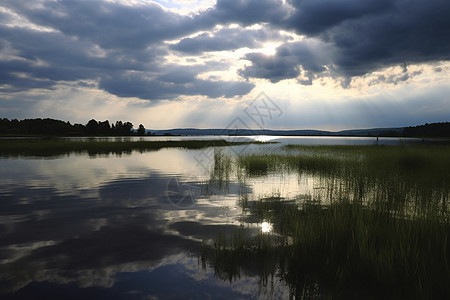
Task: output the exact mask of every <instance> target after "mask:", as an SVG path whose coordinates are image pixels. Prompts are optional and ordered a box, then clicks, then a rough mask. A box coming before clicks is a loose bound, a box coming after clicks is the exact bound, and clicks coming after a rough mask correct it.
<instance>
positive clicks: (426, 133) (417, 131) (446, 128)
mask: <svg viewBox="0 0 450 300" xmlns="http://www.w3.org/2000/svg"><path fill="white" fill-rule="evenodd" d="M403 136H416V137H450V122H441V123H431V124H428V123H426V124H425V125H419V126H414V127H413V126H410V127H406V128H405V129H404V130H403Z"/></svg>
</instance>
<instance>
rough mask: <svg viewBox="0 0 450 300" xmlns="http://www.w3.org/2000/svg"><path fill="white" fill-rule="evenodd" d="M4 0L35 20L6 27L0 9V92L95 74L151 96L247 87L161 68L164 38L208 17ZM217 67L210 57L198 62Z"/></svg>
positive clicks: (118, 89) (226, 93)
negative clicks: (196, 17)
mask: <svg viewBox="0 0 450 300" xmlns="http://www.w3.org/2000/svg"><path fill="white" fill-rule="evenodd" d="M2 5H4V6H6V7H7V8H8V9H9V10H10V11H12V12H13V14H16V15H20V16H21V17H22V19H23V20H27V22H30V24H35V25H36V26H40V27H34V28H33V27H30V26H20V27H18V26H16V27H11V26H9V23H11V22H12V21H11V20H13V19H14V16H13V14H11V13H9V14H8V13H4V14H2V15H1V16H0V18H2V16H4V17H3V18H2V19H1V20H0V66H1V67H2V68H1V70H0V79H1V80H2V82H1V84H0V91H3V92H14V91H21V90H28V89H33V88H47V89H51V88H53V87H54V86H55V85H56V84H58V83H60V82H64V81H77V80H95V81H97V82H99V86H100V87H101V88H103V89H105V90H106V91H108V92H110V93H113V94H115V95H118V96H127V97H140V98H142V99H149V100H158V99H174V98H177V97H179V96H180V95H206V96H208V97H222V96H223V97H233V96H235V95H242V94H246V93H248V92H249V91H250V90H251V89H252V88H253V85H252V84H250V83H245V82H237V81H231V82H219V81H211V80H201V79H197V78H196V75H197V73H196V72H193V71H192V68H191V69H189V68H184V67H180V68H179V69H178V70H177V72H173V71H170V70H167V65H168V64H167V62H166V61H165V59H164V56H165V55H166V54H167V53H168V51H169V49H168V47H167V45H165V44H164V43H163V42H164V41H168V40H170V39H173V38H177V37H178V38H179V37H182V36H183V35H185V34H189V33H192V32H195V31H196V30H199V29H201V28H204V27H208V26H210V24H208V22H210V21H208V20H203V21H201V22H200V21H198V20H194V18H193V17H189V16H182V15H179V14H176V13H172V12H169V11H165V10H163V9H162V8H161V7H159V6H157V5H147V6H126V5H121V4H118V3H110V2H102V1H71V0H65V1H57V2H56V1H36V2H35V3H33V5H30V3H29V2H27V1H6V2H5V3H3V4H2ZM42 29H45V30H42ZM215 67H217V64H216V63H210V64H209V65H208V66H207V67H206V68H202V70H203V71H209V70H210V69H209V68H215ZM215 70H216V69H215ZM197 71H201V70H200V69H197ZM150 79H151V80H150ZM122 80H123V81H122ZM134 80H135V81H134Z"/></svg>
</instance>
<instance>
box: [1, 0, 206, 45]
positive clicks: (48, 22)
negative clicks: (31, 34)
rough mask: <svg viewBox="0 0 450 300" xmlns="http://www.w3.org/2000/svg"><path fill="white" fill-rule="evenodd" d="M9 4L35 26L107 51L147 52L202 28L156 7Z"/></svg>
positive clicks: (71, 0)
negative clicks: (150, 48)
mask: <svg viewBox="0 0 450 300" xmlns="http://www.w3.org/2000/svg"><path fill="white" fill-rule="evenodd" d="M7 4H8V5H9V6H10V7H11V8H12V9H14V10H16V11H17V12H18V13H20V14H22V15H24V16H25V17H27V18H28V19H29V20H30V21H32V22H34V23H35V24H38V25H41V26H47V27H50V28H53V29H56V30H58V31H60V32H61V33H63V34H64V35H68V36H72V37H77V38H79V39H83V40H87V41H91V42H94V43H95V44H98V45H100V46H101V47H102V48H105V49H145V48H146V47H147V46H148V45H150V44H152V43H157V42H161V41H165V40H169V39H172V38H176V37H179V36H183V35H185V34H188V33H190V32H193V31H195V30H198V29H199V28H201V27H202V26H203V25H202V23H200V22H194V19H193V18H192V17H189V16H182V15H178V14H176V13H171V12H169V11H165V10H163V9H162V8H161V7H160V6H158V5H156V4H149V5H146V6H127V5H121V4H118V3H113V2H105V1H78V0H62V1H46V2H45V5H42V6H31V5H29V2H28V1H23V0H14V1H7Z"/></svg>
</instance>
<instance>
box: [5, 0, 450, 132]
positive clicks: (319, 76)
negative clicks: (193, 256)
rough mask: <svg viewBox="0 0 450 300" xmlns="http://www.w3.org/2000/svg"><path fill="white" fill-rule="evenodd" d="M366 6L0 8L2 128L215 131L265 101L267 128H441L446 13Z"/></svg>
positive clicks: (250, 0) (129, 2) (51, 4)
mask: <svg viewBox="0 0 450 300" xmlns="http://www.w3.org/2000/svg"><path fill="white" fill-rule="evenodd" d="M330 1H331V0H330ZM325 2H326V1H325ZM366 2H367V3H363V4H361V5H359V6H358V7H357V8H356V9H352V8H351V7H354V6H352V1H346V2H342V3H340V5H341V7H340V9H339V10H337V11H335V12H333V11H328V10H327V9H328V8H327V9H325V8H326V7H327V6H326V5H324V6H323V7H319V6H317V7H316V6H315V5H316V4H315V2H310V1H303V2H301V3H294V4H292V5H293V6H287V5H282V2H280V1H279V0H259V1H256V0H245V1H225V0H222V1H218V2H217V3H216V2H215V1H183V0H180V1H171V0H167V1H163V0H161V1H147V0H141V1H139V0H115V1H106V0H105V1H100V0H99V1H92V2H76V5H75V2H71V1H66V0H63V1H59V2H55V1H47V0H40V1H37V2H35V3H34V5H33V6H32V7H31V6H30V5H29V3H27V1H21V0H18V1H12V0H11V1H4V3H2V4H0V114H1V117H7V118H34V117H52V118H57V119H63V120H69V121H71V122H82V123H86V122H87V121H88V120H89V119H91V118H95V119H97V120H104V119H109V120H110V121H115V120H119V119H120V120H129V121H131V122H133V123H134V124H135V127H137V125H138V124H139V123H143V124H144V125H145V127H147V128H153V129H164V128H173V127H198V128H208V127H210V128H211V127H216V128H217V127H225V126H227V125H228V124H229V122H230V121H231V120H233V119H234V118H235V117H237V116H240V115H241V114H242V113H243V109H244V108H245V107H246V105H247V104H249V103H251V101H252V100H253V99H255V97H256V96H257V95H258V94H259V93H260V92H265V93H266V94H267V95H268V96H269V97H270V98H271V99H272V100H273V101H274V102H275V103H277V105H278V106H279V107H280V109H282V110H283V112H284V114H283V117H281V118H279V119H273V120H270V122H268V124H266V125H267V127H270V128H280V129H306V128H315V129H330V130H338V129H350V128H367V127H395V126H406V125H414V124H420V123H425V122H428V123H430V122H438V121H448V116H449V115H450V107H449V104H448V103H449V102H450V101H449V98H448V95H449V90H450V86H449V82H450V80H449V79H450V75H449V74H450V68H449V67H450V65H449V63H448V60H449V59H450V55H449V54H448V53H450V45H449V42H448V38H446V37H448V34H446V33H448V29H447V28H450V26H446V24H447V23H449V21H448V20H447V19H448V18H446V16H447V15H448V14H447V12H450V8H449V7H450V5H447V4H445V5H442V3H440V4H439V5H438V3H437V2H435V1H434V0H433V1H421V0H414V1H413V3H412V4H414V5H411V6H410V7H409V11H408V14H406V13H405V12H404V11H403V10H394V9H393V8H392V6H390V5H387V4H386V3H384V2H376V1H375V2H376V3H375V2H374V3H372V2H373V1H369V0H368V1H366ZM395 2H398V3H397V6H398V7H401V5H402V2H401V1H399V0H397V1H395ZM283 3H284V2H283ZM304 3H309V4H308V5H306V4H305V5H304ZM347 5H348V7H347ZM329 8H330V9H332V6H329ZM348 12H351V13H352V15H351V17H349V16H350V14H349V13H348ZM327 13H332V14H333V16H334V17H333V18H329V17H328V16H327ZM340 13H342V14H340ZM425 14H426V15H427V16H428V17H427V18H424V17H423V16H424V15H425ZM392 15H396V17H397V19H396V20H404V22H403V23H402V22H400V23H401V24H400V23H399V24H400V25H399V24H397V23H393V22H392V21H391V20H393V19H392V18H388V19H384V17H386V16H389V17H390V16H392ZM81 19H83V20H84V21H83V22H80V20H81ZM305 20H308V22H306V21H305ZM318 20H321V21H320V22H319V21H318ZM386 20H388V21H386ZM305 22H306V23H305ZM375 25H376V26H375ZM447 25H449V24H447ZM419 26H420V30H419ZM355 28H359V30H360V31H355ZM393 29H396V30H397V31H396V32H397V33H398V32H403V33H404V35H403V36H405V39H404V40H402V39H399V38H398V36H399V35H396V36H394V35H392V36H391V32H393ZM437 29H440V30H437ZM380 35H382V36H384V39H383V40H379V39H377V38H376V37H377V36H380ZM361 36H363V37H364V39H362V37H361ZM325 37H326V38H325ZM406 37H408V38H407V39H406ZM362 41H364V43H365V44H364V43H361V42H362ZM367 45H370V46H369V47H368V46H367ZM427 47H431V48H427ZM250 125H251V124H250Z"/></svg>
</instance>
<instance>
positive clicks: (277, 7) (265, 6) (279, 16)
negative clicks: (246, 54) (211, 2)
mask: <svg viewBox="0 0 450 300" xmlns="http://www.w3.org/2000/svg"><path fill="white" fill-rule="evenodd" d="M290 10H291V8H290V6H287V5H284V4H283V2H282V1H281V0H217V3H216V5H215V6H214V7H213V8H212V9H209V10H207V11H206V12H204V13H203V14H202V15H200V16H199V20H201V22H202V23H208V22H210V23H219V24H229V23H238V24H241V25H244V26H248V25H253V24H259V23H270V24H272V25H277V24H281V23H283V22H285V21H286V19H287V17H288V16H289V13H290Z"/></svg>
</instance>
